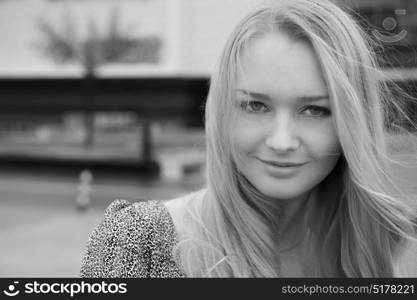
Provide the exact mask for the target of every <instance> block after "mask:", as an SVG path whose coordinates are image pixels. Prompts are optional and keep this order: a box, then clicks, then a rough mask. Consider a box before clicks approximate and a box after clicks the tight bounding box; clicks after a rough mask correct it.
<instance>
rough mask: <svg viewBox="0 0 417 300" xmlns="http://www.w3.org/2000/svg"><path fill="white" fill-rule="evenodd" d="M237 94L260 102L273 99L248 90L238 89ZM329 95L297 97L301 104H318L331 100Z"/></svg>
mask: <svg viewBox="0 0 417 300" xmlns="http://www.w3.org/2000/svg"><path fill="white" fill-rule="evenodd" d="M236 91H237V92H241V93H243V94H245V95H247V96H249V97H251V98H254V99H260V100H271V99H272V97H271V96H270V95H268V94H264V93H259V92H253V91H248V90H243V89H237V90H236ZM329 98H330V97H329V95H318V96H301V97H297V101H299V102H316V101H320V100H329Z"/></svg>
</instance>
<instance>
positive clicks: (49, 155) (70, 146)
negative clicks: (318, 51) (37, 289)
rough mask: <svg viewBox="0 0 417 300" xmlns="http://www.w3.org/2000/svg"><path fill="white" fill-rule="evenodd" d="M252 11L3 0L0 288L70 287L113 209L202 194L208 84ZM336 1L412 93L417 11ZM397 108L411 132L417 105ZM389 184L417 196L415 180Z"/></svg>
mask: <svg viewBox="0 0 417 300" xmlns="http://www.w3.org/2000/svg"><path fill="white" fill-rule="evenodd" d="M278 1H279V0H278ZM258 2H259V1H258V0H0V39H1V42H0V257H1V258H0V276H1V277H76V276H78V271H79V267H80V262H81V258H82V255H83V251H84V247H85V244H86V242H87V239H88V236H89V234H90V233H91V231H92V230H93V228H94V226H96V225H97V224H98V222H99V221H100V219H101V218H102V215H103V211H104V209H105V208H106V207H107V205H109V204H110V203H111V202H112V201H113V200H114V199H116V198H124V199H128V200H131V201H139V200H145V199H169V198H174V197H177V196H179V195H183V194H185V193H187V192H189V191H192V190H196V189H198V188H200V187H202V186H203V185H204V170H205V165H204V156H205V149H204V148H205V140H204V127H203V115H204V103H205V98H206V95H207V91H208V86H209V78H210V74H211V72H212V70H213V67H214V66H215V64H216V61H217V58H218V56H219V55H220V51H221V49H222V47H223V45H224V43H225V40H226V38H227V36H228V34H229V33H230V31H231V30H232V28H233V26H234V25H235V24H236V22H237V21H238V20H239V18H240V17H241V16H242V15H243V14H244V13H245V12H247V11H248V10H249V9H250V8H251V7H252V6H253V5H254V4H256V3H258ZM336 2H339V3H341V4H342V5H344V6H346V7H348V8H349V9H350V10H351V12H352V13H353V14H354V15H355V16H356V17H357V18H358V20H359V21H360V22H361V24H362V26H364V28H365V29H366V30H367V32H368V33H369V34H370V35H373V36H374V37H375V38H376V39H377V40H378V41H381V44H382V45H383V48H381V49H378V51H379V52H378V53H379V54H380V55H379V56H378V57H379V58H380V59H381V63H382V64H383V66H384V70H385V72H386V74H387V76H388V77H390V78H392V79H394V80H395V83H396V84H398V85H399V86H400V87H402V88H403V89H404V90H405V91H407V92H408V93H409V94H410V95H412V96H416V94H417V89H416V85H415V82H416V80H417V53H416V49H417V5H416V2H415V1H414V0H409V1H408V0H403V1H399V0H373V1H372V0H366V1H365V0H356V1H353V0H350V1H348V0H338V1H336ZM406 109H407V111H408V112H409V116H410V118H411V119H412V120H415V121H416V120H417V117H416V115H417V106H416V105H413V104H410V105H409V106H407V107H406ZM392 122H394V123H396V122H397V123H401V125H405V126H406V127H407V126H408V127H410V129H412V128H411V125H410V124H409V123H407V120H397V119H395V117H394V118H393V119H391V120H390V121H389V123H390V124H391V123H392ZM390 124H388V125H390ZM398 144H404V138H403V137H402V136H401V135H395V136H393V149H394V150H396V149H397V148H396V147H395V146H396V145H398ZM410 148H411V143H410ZM398 149H399V148H398ZM410 153H411V152H407V147H405V148H404V147H401V150H398V151H397V152H396V153H395V155H398V156H400V157H402V158H404V159H405V160H407V159H411V160H413V159H414V160H415V157H414V156H410V155H411V154H410ZM397 173H398V178H399V181H401V183H402V184H404V189H405V190H406V191H407V192H409V193H412V194H416V193H417V187H416V182H417V170H416V169H415V168H398V169H397Z"/></svg>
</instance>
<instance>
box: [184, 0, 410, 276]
mask: <svg viewBox="0 0 417 300" xmlns="http://www.w3.org/2000/svg"><path fill="white" fill-rule="evenodd" d="M274 32H277V33H278V32H279V33H284V34H286V35H288V37H290V38H292V39H295V40H302V41H305V42H307V43H309V44H310V45H311V47H312V49H313V50H314V52H315V55H316V57H317V59H318V61H319V64H320V67H321V71H322V73H323V76H324V79H325V83H326V86H327V89H328V92H329V96H330V101H331V108H332V116H333V122H334V126H335V129H336V132H337V136H338V139H339V142H340V144H341V147H342V155H341V158H340V159H339V161H338V163H337V165H336V167H335V168H334V170H333V171H332V172H331V173H330V174H329V175H328V176H327V177H326V179H325V180H323V181H322V182H321V183H320V184H319V186H318V187H317V193H316V194H315V197H316V200H315V205H314V206H311V207H309V213H310V217H309V224H310V225H309V227H310V229H311V231H312V232H313V236H314V239H313V241H314V242H313V244H312V246H313V248H314V249H312V250H314V253H315V255H316V256H317V261H318V269H317V270H316V271H317V275H318V276H329V277H333V276H337V277H394V276H396V275H397V274H396V269H395V265H396V262H397V259H398V258H399V256H400V255H401V251H402V249H403V248H404V246H405V242H406V241H407V239H408V238H412V236H413V233H414V226H413V222H412V220H411V219H412V215H413V213H414V211H413V210H411V209H410V207H409V206H408V205H407V202H406V201H405V199H404V198H406V195H404V194H403V193H402V192H401V190H400V189H399V188H397V186H396V184H395V183H394V180H393V179H392V175H391V171H390V169H391V167H392V164H393V159H392V155H390V152H389V140H388V139H387V132H386V126H385V125H384V124H385V120H386V118H387V114H388V110H387V107H391V108H392V107H393V105H394V106H395V103H394V102H393V101H394V100H393V99H392V97H391V96H390V93H389V89H388V86H387V81H386V80H383V79H382V75H381V74H382V73H381V71H380V70H379V68H378V66H377V62H376V59H375V55H374V54H373V51H372V49H373V48H372V45H371V44H370V43H371V40H370V38H369V37H368V36H367V35H366V34H365V33H364V32H363V30H361V28H360V27H359V25H358V24H357V23H356V22H355V21H354V19H353V18H352V17H351V16H350V15H349V14H348V13H347V12H345V11H344V10H342V9H341V8H340V7H338V6H337V5H335V4H333V3H332V2H330V1H326V0H280V1H270V2H268V3H265V4H263V5H262V6H259V7H257V8H256V9H255V10H254V11H252V12H251V13H250V14H248V15H247V16H246V17H245V18H244V19H243V20H242V21H241V22H240V23H239V24H238V25H237V27H236V28H235V30H234V31H233V32H232V34H231V36H230V38H229V40H228V41H227V43H226V46H225V48H224V50H223V53H222V56H221V59H220V61H219V63H218V66H217V69H216V70H215V72H214V74H213V76H212V78H211V85H210V91H209V95H208V99H207V103H206V111H205V126H206V127H205V130H206V146H207V153H206V154H207V161H206V163H207V166H206V167H207V173H206V178H207V193H206V195H205V197H202V198H200V200H198V201H197V200H196V201H194V202H193V201H190V202H189V205H188V208H189V210H188V220H189V221H190V224H191V223H192V224H193V225H190V228H193V232H194V234H192V237H190V238H189V239H187V240H185V241H183V242H181V243H180V244H179V245H178V247H177V248H176V251H177V257H178V260H179V261H181V265H182V268H183V271H184V272H185V273H186V274H187V275H189V276H214V277H279V276H280V261H279V256H278V255H277V251H276V249H277V248H276V246H277V243H279V240H277V232H278V230H279V228H277V226H278V225H277V224H276V219H277V216H279V215H280V213H281V212H280V210H279V208H277V207H276V206H274V205H273V203H274V201H273V199H267V198H266V197H265V196H264V195H262V194H261V193H260V192H259V191H258V190H256V188H254V187H253V186H252V185H251V184H250V183H249V182H248V181H247V180H246V179H245V178H244V177H243V176H242V175H241V174H240V172H239V170H238V169H237V167H236V166H237V164H236V155H235V151H234V145H232V144H231V142H230V141H231V137H230V134H231V126H233V122H232V120H233V117H232V116H233V109H234V108H233V103H232V99H233V93H234V92H233V91H234V89H235V87H234V85H235V83H236V77H237V74H238V71H239V68H240V66H241V59H242V52H243V51H244V48H245V47H246V46H247V45H248V44H249V43H251V41H253V40H254V39H256V38H258V37H261V36H262V35H264V34H267V33H274ZM190 245H193V246H190Z"/></svg>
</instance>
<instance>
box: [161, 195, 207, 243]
mask: <svg viewBox="0 0 417 300" xmlns="http://www.w3.org/2000/svg"><path fill="white" fill-rule="evenodd" d="M206 192H207V189H206V188H203V189H200V190H198V191H195V192H191V193H188V194H185V195H182V196H180V197H177V198H174V199H170V200H166V201H164V202H163V205H164V206H165V208H166V209H167V211H168V212H169V215H170V217H171V219H172V221H173V223H174V227H175V231H176V233H177V236H178V237H179V239H181V237H184V236H186V235H187V224H185V220H186V217H185V214H186V212H187V209H189V208H190V207H191V206H190V202H192V203H193V204H194V205H195V206H196V205H198V203H199V202H200V201H201V200H202V199H203V197H204V196H205V194H206ZM195 206H194V207H195Z"/></svg>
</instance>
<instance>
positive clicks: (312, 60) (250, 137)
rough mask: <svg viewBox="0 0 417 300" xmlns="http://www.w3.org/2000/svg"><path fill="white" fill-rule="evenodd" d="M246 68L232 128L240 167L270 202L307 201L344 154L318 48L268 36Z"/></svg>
mask: <svg viewBox="0 0 417 300" xmlns="http://www.w3.org/2000/svg"><path fill="white" fill-rule="evenodd" d="M241 62H242V66H243V68H242V71H241V72H240V73H239V74H238V78H237V83H236V91H235V97H234V99H233V101H234V104H235V112H236V113H235V114H234V116H235V117H234V118H233V124H232V126H231V128H232V132H231V133H232V142H233V143H234V146H235V148H236V151H237V155H238V159H237V161H236V164H237V167H238V169H239V171H240V172H241V173H242V174H243V175H244V176H245V177H246V178H247V179H248V180H249V181H250V182H251V183H252V185H254V186H255V187H256V188H257V189H258V190H259V191H260V192H262V193H263V194H265V195H267V196H269V197H273V198H277V199H282V200H286V199H293V198H296V197H300V196H303V195H305V194H306V193H307V192H309V191H310V190H311V189H313V188H314V187H315V186H316V185H317V184H319V183H320V182H321V181H322V180H323V179H324V178H325V177H326V176H327V175H328V174H329V173H330V172H331V171H332V169H333V168H334V166H335V165H336V163H337V161H338V159H339V157H340V152H341V149H340V144H339V141H338V137H337V135H336V131H335V126H334V124H333V121H332V116H331V109H330V100H329V96H328V92H327V88H326V85H325V82H324V79H323V76H322V73H321V70H320V66H319V64H318V61H317V58H316V57H315V54H314V52H313V49H312V48H311V46H310V45H309V44H307V43H305V42H301V41H293V40H291V39H290V38H288V37H287V36H286V35H284V34H277V33H271V34H268V35H265V36H262V37H260V38H258V39H256V40H254V41H252V42H251V44H250V45H249V46H248V47H247V48H246V50H245V52H244V53H243V56H242V60H241Z"/></svg>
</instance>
